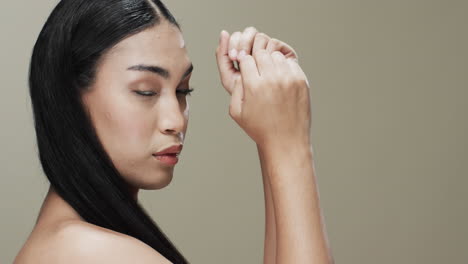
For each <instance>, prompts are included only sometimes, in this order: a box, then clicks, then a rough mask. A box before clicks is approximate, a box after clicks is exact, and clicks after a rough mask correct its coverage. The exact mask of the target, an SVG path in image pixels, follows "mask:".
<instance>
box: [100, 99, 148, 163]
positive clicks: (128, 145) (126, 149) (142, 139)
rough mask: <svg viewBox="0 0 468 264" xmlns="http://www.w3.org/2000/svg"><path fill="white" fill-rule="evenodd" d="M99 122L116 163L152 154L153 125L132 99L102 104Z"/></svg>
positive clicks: (101, 137)
mask: <svg viewBox="0 0 468 264" xmlns="http://www.w3.org/2000/svg"><path fill="white" fill-rule="evenodd" d="M95 119H96V120H95V125H96V127H97V130H98V134H99V137H100V139H101V141H102V142H103V144H104V146H105V148H106V150H107V151H108V153H109V154H110V155H111V157H113V159H116V160H122V159H126V160H132V159H135V158H138V157H141V156H142V155H146V154H147V152H148V151H149V147H150V146H149V145H150V138H151V135H152V133H153V128H152V124H153V122H152V121H151V120H150V115H149V114H148V113H147V112H146V113H145V111H143V110H142V109H140V108H138V105H137V104H135V103H132V102H130V99H128V98H127V99H122V98H120V100H119V98H114V100H106V101H101V103H100V104H99V106H98V110H97V111H96V113H95Z"/></svg>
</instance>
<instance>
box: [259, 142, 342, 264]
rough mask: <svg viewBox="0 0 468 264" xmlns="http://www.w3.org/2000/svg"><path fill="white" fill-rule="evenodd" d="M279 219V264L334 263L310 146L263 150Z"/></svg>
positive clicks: (277, 258) (289, 146) (277, 240)
mask: <svg viewBox="0 0 468 264" xmlns="http://www.w3.org/2000/svg"><path fill="white" fill-rule="evenodd" d="M260 149H261V151H262V152H263V165H262V166H263V167H264V168H265V169H266V170H267V171H268V177H269V180H270V184H271V186H270V187H271V194H272V198H273V204H274V214H275V215H276V243H277V244H276V250H277V251H276V262H275V263H277V264H284V263H304V264H305V263H314V264H331V263H334V260H333V257H332V254H331V249H330V248H329V245H328V239H327V236H326V230H325V224H324V221H323V215H322V214H321V209H320V205H319V195H318V190H317V183H316V176H315V169H314V164H313V155H312V154H313V151H312V147H311V145H310V144H307V143H302V142H298V143H297V144H289V145H286V144H285V143H284V142H283V143H281V142H279V143H277V144H275V145H272V144H269V145H267V146H261V147H260Z"/></svg>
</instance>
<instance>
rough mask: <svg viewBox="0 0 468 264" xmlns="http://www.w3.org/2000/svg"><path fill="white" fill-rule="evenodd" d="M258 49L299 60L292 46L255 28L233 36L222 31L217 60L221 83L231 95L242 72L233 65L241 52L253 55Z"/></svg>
mask: <svg viewBox="0 0 468 264" xmlns="http://www.w3.org/2000/svg"><path fill="white" fill-rule="evenodd" d="M258 49H266V50H267V51H269V52H270V53H272V52H273V51H280V52H282V53H283V54H284V55H285V56H286V57H287V58H293V59H296V60H298V57H297V53H296V52H295V51H294V49H293V48H292V47H291V46H289V45H288V44H286V43H284V42H283V41H280V40H279V39H275V38H270V37H269V36H268V35H267V34H265V33H262V32H258V31H257V29H256V28H255V27H247V28H245V29H244V31H243V32H242V33H241V32H240V31H236V32H234V33H232V35H231V36H229V33H228V32H226V31H222V32H221V34H220V39H219V44H218V48H217V49H216V58H217V61H218V70H219V73H220V78H221V83H222V84H223V87H224V88H225V89H226V91H227V92H228V93H229V95H231V93H232V87H234V82H235V81H236V80H237V79H238V78H240V72H239V71H238V69H236V68H235V67H234V64H233V62H234V61H238V59H237V55H238V54H239V53H241V51H244V54H249V55H252V54H253V53H255V51H256V50H258ZM233 50H235V52H233ZM221 73H223V74H221Z"/></svg>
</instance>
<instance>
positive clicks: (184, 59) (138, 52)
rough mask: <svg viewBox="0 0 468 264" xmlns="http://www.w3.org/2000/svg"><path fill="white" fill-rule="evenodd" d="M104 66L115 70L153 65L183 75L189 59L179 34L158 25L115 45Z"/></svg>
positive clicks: (166, 24)
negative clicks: (138, 65) (117, 68)
mask: <svg viewBox="0 0 468 264" xmlns="http://www.w3.org/2000/svg"><path fill="white" fill-rule="evenodd" d="M104 64H106V65H107V66H106V67H119V69H126V68H127V67H128V66H131V65H136V64H155V65H160V66H163V67H164V68H168V69H171V71H174V72H180V71H185V69H186V67H187V65H189V64H190V59H189V57H188V54H187V50H186V46H185V42H184V38H183V36H182V33H181V32H180V30H179V29H178V28H176V27H175V26H173V25H170V24H169V23H167V22H161V24H159V25H156V26H154V27H151V28H148V29H146V30H144V31H141V32H139V33H137V34H134V35H131V36H129V37H127V38H125V39H123V40H122V41H120V42H119V43H117V44H116V45H115V46H114V47H113V48H112V49H111V50H109V52H108V53H107V54H106V56H105V58H104Z"/></svg>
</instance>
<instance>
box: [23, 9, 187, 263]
mask: <svg viewBox="0 0 468 264" xmlns="http://www.w3.org/2000/svg"><path fill="white" fill-rule="evenodd" d="M162 19H165V20H167V21H169V22H170V23H171V24H172V25H174V26H175V27H177V28H178V29H179V30H181V29H180V25H179V24H178V23H177V22H176V20H175V18H174V17H173V16H172V14H171V13H170V12H169V10H168V9H167V8H166V6H165V5H164V4H163V3H162V2H160V1H159V0H62V1H60V2H59V3H58V4H57V6H56V7H55V8H54V9H53V11H52V13H51V14H50V16H49V17H48V19H47V21H46V23H45V24H44V26H43V28H42V30H41V32H40V34H39V36H38V39H37V41H36V43H35V45H34V49H33V52H32V57H31V63H30V68H29V92H30V97H31V103H32V108H33V115H34V126H35V130H36V138H37V146H38V152H39V159H40V162H41V165H42V168H43V171H44V173H45V175H46V176H47V178H48V180H49V182H50V184H51V187H52V188H53V189H54V190H55V191H56V192H57V193H58V194H59V195H60V196H61V197H62V198H63V199H64V200H65V201H66V202H67V203H68V204H70V205H71V206H72V207H73V208H74V209H75V210H76V211H77V212H78V214H79V215H80V216H81V217H82V218H83V219H84V220H85V221H87V222H89V223H92V224H94V225H98V226H101V227H104V228H108V229H111V230H114V231H116V232H120V233H123V234H126V235H129V236H132V237H135V238H137V239H139V240H141V241H142V242H144V243H146V244H147V245H149V246H151V247H152V248H153V249H155V250H156V251H158V252H159V253H160V254H161V255H163V256H164V257H165V258H167V259H168V260H170V261H171V262H172V263H188V261H187V260H186V259H185V258H184V257H183V256H182V254H181V253H180V252H179V251H178V250H177V248H176V247H175V246H174V245H173V244H172V243H171V241H170V240H169V239H168V238H167V236H166V235H165V234H164V233H163V232H162V231H161V230H160V228H159V227H158V225H157V224H156V223H155V222H154V221H153V220H152V218H151V217H150V216H149V215H148V213H147V212H146V211H145V209H144V208H143V207H142V206H141V205H140V204H139V202H138V201H137V200H135V199H134V198H133V197H132V194H131V193H130V189H129V186H128V184H127V183H126V182H125V181H124V179H123V178H122V176H121V175H120V173H119V172H118V170H117V169H116V167H115V166H114V164H113V163H112V161H111V159H110V157H109V156H108V154H107V153H106V151H105V150H104V147H103V146H102V144H101V142H100V141H99V139H98V136H97V133H96V131H95V129H94V126H93V124H92V122H91V119H90V117H89V115H88V114H87V111H86V110H85V108H84V105H83V104H82V101H81V97H80V94H81V92H82V91H83V90H84V89H87V88H88V87H89V86H90V85H91V84H92V83H93V81H94V80H95V74H96V68H97V66H98V64H99V60H100V58H101V57H102V56H103V55H104V54H105V53H106V51H108V50H109V49H110V48H112V47H113V46H114V45H115V44H117V43H118V42H119V41H121V40H123V39H124V38H126V37H128V36H131V35H132V34H135V33H138V32H140V31H142V30H144V29H147V28H150V27H152V26H156V25H158V24H160V23H161V21H162ZM162 41H164V40H162Z"/></svg>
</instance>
